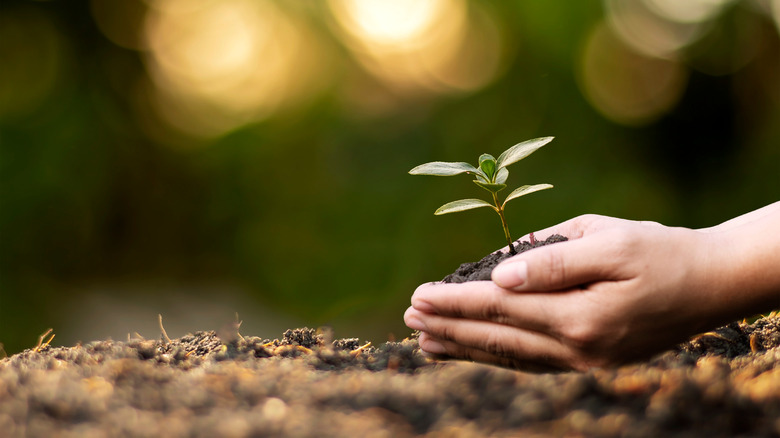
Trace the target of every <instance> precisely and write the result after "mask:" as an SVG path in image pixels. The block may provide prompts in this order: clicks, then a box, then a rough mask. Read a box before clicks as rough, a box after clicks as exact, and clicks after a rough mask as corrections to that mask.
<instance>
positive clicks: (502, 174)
mask: <svg viewBox="0 0 780 438" xmlns="http://www.w3.org/2000/svg"><path fill="white" fill-rule="evenodd" d="M507 178H509V169H507V168H506V167H502V168H500V169H498V175H496V183H498V184H504V183H505V182H506V179H507Z"/></svg>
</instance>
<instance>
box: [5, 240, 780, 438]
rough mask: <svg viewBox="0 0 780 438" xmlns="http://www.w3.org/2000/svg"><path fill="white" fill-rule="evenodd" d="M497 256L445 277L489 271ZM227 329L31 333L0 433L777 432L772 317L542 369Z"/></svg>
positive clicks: (405, 343) (779, 391) (12, 377)
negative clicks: (78, 338) (626, 361)
mask: <svg viewBox="0 0 780 438" xmlns="http://www.w3.org/2000/svg"><path fill="white" fill-rule="evenodd" d="M559 237H560V236H559ZM564 239H565V238H564ZM554 241H560V239H559V238H558V237H553V238H552V241H551V240H549V239H548V241H545V242H536V245H537V246H538V245H544V244H550V243H554ZM532 246H533V245H530V244H529V243H527V242H526V243H524V244H521V245H520V247H518V251H520V252H522V251H523V250H527V249H529V248H530V247H532ZM502 257H505V256H504V255H502V254H500V253H498V254H492V255H488V256H487V257H486V258H485V259H483V260H481V261H480V262H476V263H467V264H464V265H462V266H461V267H460V268H459V269H458V270H457V271H456V272H454V273H453V274H451V275H450V276H448V277H447V279H445V281H452V282H462V281H472V280H478V279H484V278H483V277H485V275H487V276H488V278H489V272H490V270H491V269H492V266H494V265H495V264H496V263H497V262H498V261H500V260H501V259H502ZM239 328H240V324H238V323H236V324H232V325H229V326H228V327H225V328H222V329H221V330H219V331H218V332H215V331H207V332H196V333H193V334H190V335H187V336H184V337H182V338H180V339H168V337H167V335H166V334H165V333H164V329H163V330H162V334H161V339H160V340H149V339H143V338H141V337H140V336H136V337H135V338H129V339H128V340H127V341H123V342H119V341H98V342H92V343H89V344H86V345H76V346H73V347H52V346H51V345H49V344H48V343H47V342H46V341H45V340H42V342H41V343H40V345H39V346H37V347H36V348H32V349H29V350H26V351H24V352H22V353H19V354H16V355H14V356H11V357H8V358H4V359H2V360H0V437H74V438H75V437H79V438H81V437H87V438H92V437H95V438H97V437H117V436H121V437H125V436H127V437H163V436H164V437H174V438H175V437H275V436H290V437H406V436H422V435H425V436H431V437H471V436H498V437H501V436H513V437H514V436H530V437H533V436H604V437H612V436H614V437H620V436H626V437H670V436H681V437H688V436H689V437H734V436H743V437H764V436H766V437H771V436H780V315H778V314H777V313H773V314H770V315H768V316H766V317H763V318H760V319H758V320H756V321H755V322H753V323H748V322H746V321H743V322H734V323H732V324H729V325H727V326H724V327H721V328H719V329H717V330H714V331H712V332H709V333H705V334H702V335H699V336H697V337H695V338H693V339H691V340H689V341H688V342H685V343H683V344H681V345H679V346H677V347H676V348H674V349H672V350H670V351H667V352H665V353H663V354H661V355H659V356H656V357H654V358H652V359H650V360H647V361H644V362H641V363H637V364H632V365H626V366H623V367H620V368H615V369H603V370H591V371H588V372H569V373H555V374H552V373H550V374H533V373H527V372H520V371H514V370H508V369H502V368H497V367H492V366H487V365H480V364H475V363H468V362H454V361H450V362H446V361H445V362H437V361H433V360H429V359H427V358H425V357H424V356H423V355H422V354H421V353H420V351H419V348H418V345H417V341H416V338H415V336H414V334H412V336H410V337H409V338H407V339H404V340H402V341H401V342H386V343H384V344H381V345H377V346H372V345H370V344H368V343H363V342H361V341H360V340H358V339H355V338H351V339H335V340H334V339H333V335H332V333H331V332H329V331H328V330H314V329H308V328H302V329H295V330H287V331H286V332H285V333H284V334H283V335H282V336H281V337H280V338H279V339H273V340H271V339H262V338H260V337H255V336H244V335H241V334H239Z"/></svg>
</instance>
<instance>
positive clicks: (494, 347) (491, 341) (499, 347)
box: [482, 331, 512, 357]
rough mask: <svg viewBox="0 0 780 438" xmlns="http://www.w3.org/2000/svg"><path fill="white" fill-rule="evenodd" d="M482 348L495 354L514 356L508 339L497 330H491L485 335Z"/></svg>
mask: <svg viewBox="0 0 780 438" xmlns="http://www.w3.org/2000/svg"><path fill="white" fill-rule="evenodd" d="M482 349H483V350H484V351H485V352H487V353H490V354H493V355H495V356H499V357H512V354H511V348H510V347H509V346H508V345H507V343H506V339H504V338H503V337H502V336H500V334H499V333H496V332H495V331H491V332H489V333H488V334H487V336H485V340H484V342H483V345H482Z"/></svg>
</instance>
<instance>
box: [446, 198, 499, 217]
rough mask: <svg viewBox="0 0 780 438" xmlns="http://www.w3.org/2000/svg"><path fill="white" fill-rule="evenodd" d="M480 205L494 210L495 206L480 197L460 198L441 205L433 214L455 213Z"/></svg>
mask: <svg viewBox="0 0 780 438" xmlns="http://www.w3.org/2000/svg"><path fill="white" fill-rule="evenodd" d="M480 207H490V208H492V209H494V210H495V209H496V207H494V206H493V205H492V204H488V203H487V202H485V201H483V200H481V199H461V200H460V201H452V202H450V203H447V204H444V205H442V206H441V207H439V208H438V209H437V210H436V212H434V213H433V214H435V215H440V214H447V213H456V212H459V211H465V210H471V209H472V208H480Z"/></svg>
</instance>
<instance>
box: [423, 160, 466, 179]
mask: <svg viewBox="0 0 780 438" xmlns="http://www.w3.org/2000/svg"><path fill="white" fill-rule="evenodd" d="M409 173H410V174H412V175H434V176H450V175H458V174H461V173H475V174H482V171H480V170H479V169H477V168H476V167H474V166H472V165H471V164H469V163H448V162H446V161H432V162H430V163H425V164H420V165H419V166H417V167H415V168H414V169H412V170H410V171H409Z"/></svg>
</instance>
